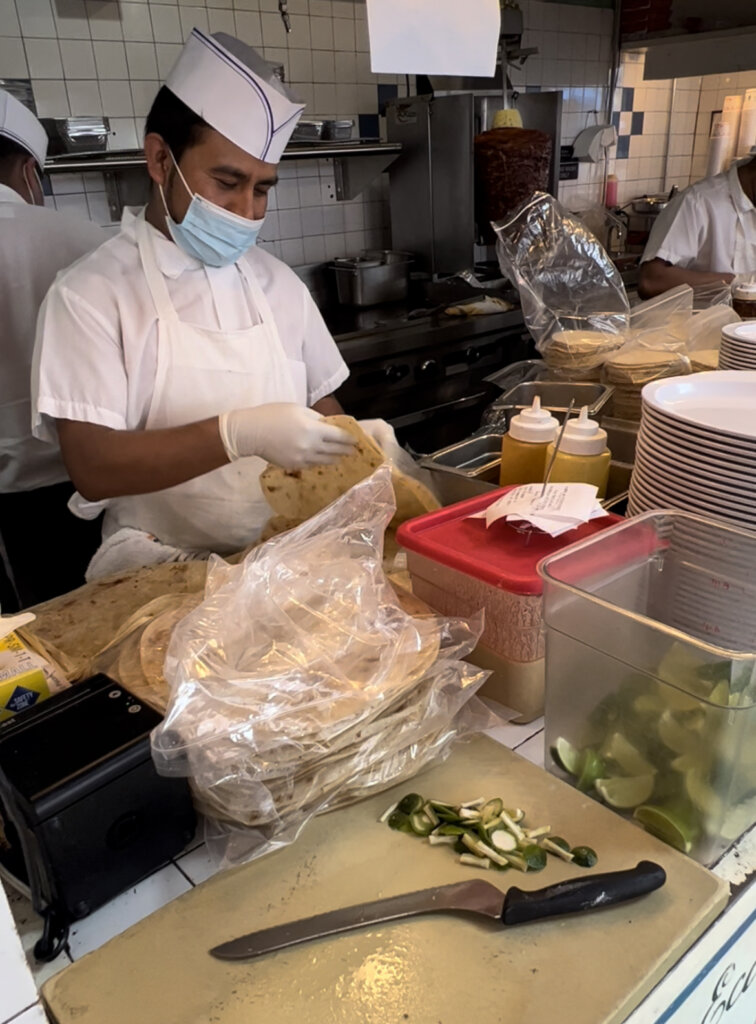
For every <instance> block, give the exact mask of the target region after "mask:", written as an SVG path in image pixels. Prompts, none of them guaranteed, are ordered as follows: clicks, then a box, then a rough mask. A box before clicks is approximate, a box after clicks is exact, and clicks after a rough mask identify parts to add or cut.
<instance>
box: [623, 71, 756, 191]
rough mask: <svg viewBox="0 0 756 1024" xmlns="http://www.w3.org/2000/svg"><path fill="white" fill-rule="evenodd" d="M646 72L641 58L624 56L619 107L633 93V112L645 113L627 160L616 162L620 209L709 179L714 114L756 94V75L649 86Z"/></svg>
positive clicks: (730, 76)
mask: <svg viewBox="0 0 756 1024" xmlns="http://www.w3.org/2000/svg"><path fill="white" fill-rule="evenodd" d="M643 68H644V55H643V54H642V53H626V54H624V55H623V59H622V63H621V68H620V77H619V82H618V86H619V87H620V88H618V90H617V97H616V103H617V104H619V103H620V94H621V88H622V87H630V88H633V89H634V102H633V111H636V112H637V111H642V112H643V113H644V119H643V134H642V135H636V136H633V137H632V139H631V143H630V153H629V157H628V159H625V160H622V159H617V160H616V161H613V169H614V172H615V173H616V174H617V176H618V178H619V180H620V187H619V197H620V202H621V203H625V202H627V201H628V200H630V199H631V198H632V197H633V196H638V195H643V194H644V193H646V192H649V193H653V192H667V191H669V190H670V189H671V188H672V186H673V185H677V187H678V188H681V189H682V188H686V187H687V186H688V185H690V184H693V182H696V181H699V180H700V179H701V178H702V177H704V175H705V174H706V168H707V158H708V139H709V131H710V128H711V122H712V114H713V112H715V111H720V110H721V109H722V103H723V101H724V98H725V96H729V95H731V94H733V93H744V92H745V90H746V89H751V88H756V71H746V72H741V73H739V74H731V75H705V76H703V77H700V76H698V77H690V78H678V79H675V80H669V81H649V82H646V81H645V80H644V78H643ZM622 117H625V115H624V114H623V115H622ZM620 128H621V130H622V124H621V125H620Z"/></svg>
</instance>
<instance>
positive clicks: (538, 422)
mask: <svg viewBox="0 0 756 1024" xmlns="http://www.w3.org/2000/svg"><path fill="white" fill-rule="evenodd" d="M558 430H559V420H558V419H556V417H555V416H552V415H551V413H550V412H549V411H548V410H547V409H542V408H541V399H540V397H539V396H538V395H536V396H535V398H534V399H533V404H532V405H531V406H530V408H529V409H523V410H522V411H521V412H519V413H518V414H517V415H516V416H513V417H512V419H511V420H510V422H509V436H510V437H512V438H514V440H515V441H530V442H533V443H536V444H543V443H544V442H545V443H547V444H548V442H549V441H553V440H554V438H555V437H556V436H557V431H558Z"/></svg>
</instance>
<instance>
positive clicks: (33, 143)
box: [0, 89, 47, 168]
mask: <svg viewBox="0 0 756 1024" xmlns="http://www.w3.org/2000/svg"><path fill="white" fill-rule="evenodd" d="M0 135H4V136H5V137H6V138H7V139H11V140H12V141H13V142H17V143H18V144H19V146H23V147H24V149H25V150H26V151H27V153H30V154H31V155H32V156H33V157H34V159H35V160H36V161H37V163H38V164H39V166H40V168H41V167H44V165H45V157H46V156H47V133H46V132H45V129H44V128H43V127H42V125H41V124H40V123H39V121H38V120H37V118H36V117H35V116H34V114H32V112H31V110H28V109H27V108H26V107H25V106H24V105H23V103H20V102H19V100H17V99H16V97H15V96H11V94H10V93H9V92H6V91H5V90H4V89H0Z"/></svg>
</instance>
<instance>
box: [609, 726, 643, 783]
mask: <svg viewBox="0 0 756 1024" xmlns="http://www.w3.org/2000/svg"><path fill="white" fill-rule="evenodd" d="M601 753H602V754H603V755H604V757H608V758H611V759H612V761H616V763H617V764H618V765H619V766H620V768H621V769H622V770H623V771H624V772H627V774H628V775H653V773H654V771H655V770H656V769H655V768H654V766H653V765H652V764H651V762H650V761H648V760H646V758H645V757H644V756H643V754H641V752H640V750H638V748H637V747H635V746H633V744H632V743H631V742H630V740H629V739H627V737H625V736H623V734H622V733H621V732H613V733H612V734H611V736H610V737H609V739H608V740H607V741H606V743H604V745H603V746H602V748H601Z"/></svg>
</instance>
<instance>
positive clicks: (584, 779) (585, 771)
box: [576, 747, 606, 793]
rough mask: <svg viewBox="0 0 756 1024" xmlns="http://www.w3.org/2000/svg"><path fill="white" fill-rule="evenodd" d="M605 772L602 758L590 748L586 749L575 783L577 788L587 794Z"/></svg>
mask: <svg viewBox="0 0 756 1024" xmlns="http://www.w3.org/2000/svg"><path fill="white" fill-rule="evenodd" d="M605 770H606V767H605V765H604V759H603V757H601V755H600V754H599V753H598V752H597V751H595V750H594V749H593V748H592V747H587V748H586V749H585V750H584V751H583V757H582V761H581V762H580V773H579V774H578V780H577V783H576V785H577V788H578V789H580V790H582V791H583V792H584V793H587V792H588V790H589V789H592V788H593V784H594V782H595V781H596V779H600V778H601V776H602V775H603V774H604V772H605Z"/></svg>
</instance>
